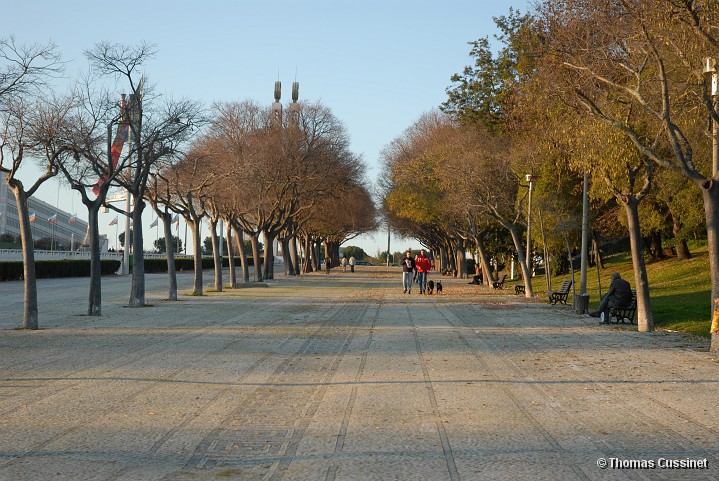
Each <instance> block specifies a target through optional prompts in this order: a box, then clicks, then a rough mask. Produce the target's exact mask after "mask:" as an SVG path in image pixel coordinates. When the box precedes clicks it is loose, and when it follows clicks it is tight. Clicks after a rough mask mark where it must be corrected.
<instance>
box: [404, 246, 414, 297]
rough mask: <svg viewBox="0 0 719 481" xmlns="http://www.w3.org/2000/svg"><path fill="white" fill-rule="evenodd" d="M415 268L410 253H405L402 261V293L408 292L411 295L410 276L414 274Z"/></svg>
mask: <svg viewBox="0 0 719 481" xmlns="http://www.w3.org/2000/svg"><path fill="white" fill-rule="evenodd" d="M414 270H415V266H414V259H412V253H411V252H410V251H407V254H406V255H405V258H404V259H402V287H404V293H405V294H407V292H409V293H410V294H412V275H413V274H414Z"/></svg>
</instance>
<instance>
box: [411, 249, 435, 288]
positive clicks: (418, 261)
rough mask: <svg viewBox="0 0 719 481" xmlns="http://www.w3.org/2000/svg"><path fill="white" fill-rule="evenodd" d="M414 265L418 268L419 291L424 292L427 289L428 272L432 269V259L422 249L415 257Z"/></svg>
mask: <svg viewBox="0 0 719 481" xmlns="http://www.w3.org/2000/svg"><path fill="white" fill-rule="evenodd" d="M414 265H415V267H416V268H417V283H418V284H419V293H420V294H424V291H425V290H426V289H427V273H428V272H429V271H430V270H431V269H432V261H431V260H430V259H429V257H427V256H425V255H424V249H422V250H420V251H419V255H418V256H417V257H415V258H414Z"/></svg>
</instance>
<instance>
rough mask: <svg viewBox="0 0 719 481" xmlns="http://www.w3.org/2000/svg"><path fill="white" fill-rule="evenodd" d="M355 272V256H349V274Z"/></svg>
mask: <svg viewBox="0 0 719 481" xmlns="http://www.w3.org/2000/svg"><path fill="white" fill-rule="evenodd" d="M354 271H355V256H350V272H354Z"/></svg>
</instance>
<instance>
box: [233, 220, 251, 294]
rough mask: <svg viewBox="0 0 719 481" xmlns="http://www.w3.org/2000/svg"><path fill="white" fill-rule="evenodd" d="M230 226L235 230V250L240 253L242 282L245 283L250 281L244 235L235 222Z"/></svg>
mask: <svg viewBox="0 0 719 481" xmlns="http://www.w3.org/2000/svg"><path fill="white" fill-rule="evenodd" d="M232 228H233V229H234V230H235V237H237V251H238V252H239V253H240V264H241V267H242V283H243V284H247V283H248V282H250V266H249V265H248V263H247V262H248V261H247V252H246V250H245V236H244V233H243V231H242V229H241V228H240V226H239V225H238V224H236V223H233V224H232Z"/></svg>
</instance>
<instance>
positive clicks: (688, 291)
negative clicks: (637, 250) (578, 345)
mask: <svg viewBox="0 0 719 481" xmlns="http://www.w3.org/2000/svg"><path fill="white" fill-rule="evenodd" d="M692 255H693V258H692V259H689V260H686V261H681V262H680V261H677V259H676V257H672V258H669V259H666V260H663V261H659V262H653V263H650V264H647V275H648V277H649V292H650V297H651V307H652V312H653V314H654V324H655V326H656V327H657V328H660V329H672V330H676V331H683V332H690V333H692V334H698V335H701V336H704V337H707V338H708V337H709V327H710V325H711V280H710V277H709V257H708V255H707V250H706V247H695V248H694V249H693V250H692ZM577 269H578V267H577ZM615 271H616V272H619V273H620V274H621V275H622V277H623V278H624V279H627V280H628V281H629V283H630V284H631V285H632V287H633V286H634V285H635V282H634V273H633V271H632V264H631V257H630V255H629V253H626V254H620V255H616V256H613V257H610V258H607V259H605V261H604V269H602V270H601V282H602V293H603V294H604V293H606V292H607V289H608V288H609V276H610V275H611V273H612V272H615ZM569 277H570V276H568V275H565V276H559V277H555V278H553V279H552V285H553V286H554V288H555V289H556V288H557V287H558V286H559V284H561V282H562V281H563V280H564V279H567V278H569ZM575 280H576V282H577V292H578V290H579V270H577V271H576V272H575ZM514 284H517V283H516V282H515V283H513V285H514ZM532 285H533V287H534V289H535V291H534V292H535V294H536V295H537V296H539V297H540V298H545V297H546V290H547V289H546V281H545V279H544V277H543V276H541V277H535V278H534V280H533V283H532ZM587 293H588V294H589V299H590V309H596V308H597V306H598V305H599V289H598V286H597V270H596V267H591V268H590V269H589V271H588V274H587ZM570 300H571V297H570Z"/></svg>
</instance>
